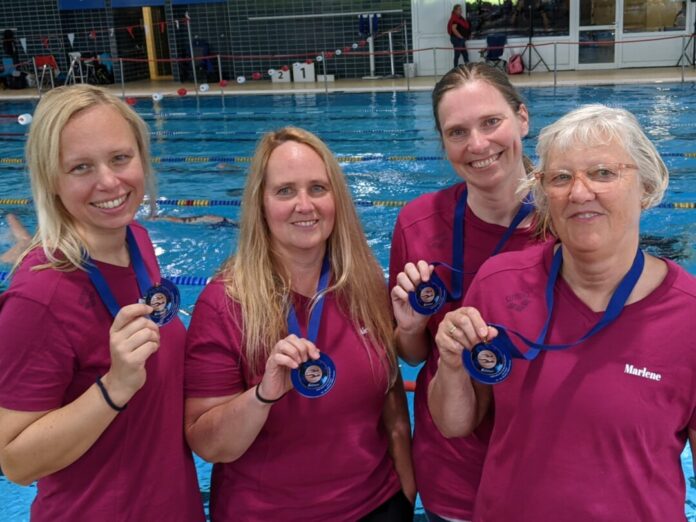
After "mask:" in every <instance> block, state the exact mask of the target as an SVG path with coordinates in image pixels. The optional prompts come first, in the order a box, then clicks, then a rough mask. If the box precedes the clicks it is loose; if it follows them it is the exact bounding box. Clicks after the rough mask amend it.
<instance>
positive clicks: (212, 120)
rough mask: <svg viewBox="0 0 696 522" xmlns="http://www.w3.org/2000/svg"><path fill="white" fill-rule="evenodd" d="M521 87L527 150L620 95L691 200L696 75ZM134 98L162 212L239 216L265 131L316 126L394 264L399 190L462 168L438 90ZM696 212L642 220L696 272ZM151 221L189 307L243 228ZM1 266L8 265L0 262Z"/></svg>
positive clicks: (1, 488) (16, 143) (5, 509)
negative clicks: (543, 134)
mask: <svg viewBox="0 0 696 522" xmlns="http://www.w3.org/2000/svg"><path fill="white" fill-rule="evenodd" d="M522 93H523V95H524V97H525V99H526V100H527V102H528V105H529V106H530V112H531V115H532V121H531V124H532V125H531V127H532V128H531V132H530V136H529V137H528V138H527V139H526V140H525V149H526V152H527V153H528V154H529V155H533V152H534V144H535V139H536V136H537V134H538V132H539V130H540V129H541V128H542V127H543V126H545V125H546V124H548V123H550V122H551V121H553V120H555V119H556V118H558V117H559V116H560V115H561V114H563V113H565V112H567V111H568V110H570V109H571V108H574V107H576V106H577V105H578V104H582V103H588V102H602V103H606V104H609V105H614V106H621V107H624V108H626V109H628V110H631V111H632V112H634V114H636V115H637V116H638V118H639V120H640V121H641V123H642V124H643V125H644V127H645V128H646V129H647V130H648V134H649V136H650V137H651V138H652V139H653V140H654V141H655V143H656V145H657V147H658V150H659V151H660V152H661V153H662V154H663V156H664V158H665V160H666V163H667V165H668V167H669V168H670V172H671V174H672V180H671V183H670V189H669V191H668V194H667V197H666V202H668V203H685V204H686V205H684V206H687V207H688V206H692V207H693V206H694V205H693V204H694V202H696V121H694V118H693V113H694V108H695V107H696V85H694V84H684V85H682V84H662V85H634V86H627V85H622V86H604V87H568V88H558V89H555V90H554V89H553V88H535V89H522ZM33 106H34V104H33V103H31V102H21V103H7V102H5V103H0V136H1V137H2V142H0V179H2V183H0V218H1V217H2V216H4V214H5V212H7V211H12V212H14V213H16V214H17V215H18V216H19V217H20V219H22V221H24V222H25V223H26V224H27V225H28V226H29V227H33V226H34V225H35V219H34V217H33V210H32V208H31V206H30V205H28V204H10V202H9V201H8V199H10V198H12V199H17V198H20V199H21V198H29V197H30V195H31V193H30V189H29V183H28V179H27V177H26V174H25V169H24V165H23V164H22V163H21V158H22V155H23V146H24V142H25V136H24V132H25V131H26V130H27V129H26V128H25V127H21V126H20V125H19V124H18V123H16V115H17V114H21V113H31V112H32V111H33ZM136 109H137V110H138V111H139V112H140V113H141V115H142V116H143V117H144V118H145V119H146V121H147V122H148V123H149V125H150V126H151V130H152V145H153V157H154V158H155V169H156V171H157V172H158V175H159V176H158V178H159V193H160V196H161V197H162V198H166V199H164V200H163V201H162V202H161V204H160V213H163V214H168V215H179V216H190V215H200V214H217V215H222V216H225V217H228V218H230V219H236V218H237V216H238V211H239V207H238V202H239V198H240V195H241V194H240V193H241V188H242V187H243V184H244V180H245V172H246V168H247V166H248V160H249V158H250V156H251V155H252V152H253V149H254V146H255V143H256V141H257V139H258V138H259V136H260V135H261V134H263V133H264V132H266V131H268V130H270V129H273V128H276V127H280V126H283V125H286V124H293V125H297V126H301V127H305V128H307V129H309V130H311V131H313V132H315V133H317V134H318V135H319V136H320V137H322V138H323V139H324V140H325V141H326V142H327V143H328V144H329V146H330V147H331V149H332V150H333V151H334V153H335V154H336V155H337V156H339V159H340V160H341V164H342V166H343V168H344V171H345V172H346V175H347V178H348V182H349V185H350V187H351V189H352V191H353V194H354V197H355V199H356V201H357V202H358V205H359V206H358V212H359V215H360V217H361V219H362V222H363V225H364V228H365V231H366V234H367V237H368V240H369V242H370V245H371V247H372V248H373V249H374V251H375V253H376V255H377V258H378V260H379V261H380V263H381V265H382V267H384V269H385V273H386V267H387V265H388V259H389V244H390V240H391V231H392V228H393V225H394V221H395V219H396V216H397V214H398V211H399V205H400V204H401V203H400V202H403V201H407V200H410V199H412V198H414V197H416V196H418V195H420V194H422V193H424V192H429V191H433V190H437V189H439V188H442V187H444V186H447V185H449V184H451V183H453V182H454V181H456V179H457V178H456V176H455V175H454V172H453V171H452V170H451V168H450V167H449V164H448V163H447V162H446V161H444V160H443V154H442V150H441V147H440V143H439V139H438V137H437V134H436V133H435V130H434V124H433V119H432V115H431V109H430V100H429V93H423V92H411V93H368V94H331V95H324V94H304V95H292V96H290V95H281V96H243V97H236V96H226V97H225V98H224V99H221V98H220V97H201V98H200V99H195V98H191V97H189V98H185V99H184V98H178V97H177V98H165V99H164V100H163V101H161V102H159V103H153V102H152V100H149V99H140V100H139V101H138V103H137V105H136ZM2 115H11V116H12V117H2ZM15 203H23V202H22V201H15ZM666 207H669V205H666ZM141 217H144V213H143V215H142V216H141ZM694 218H696V209H693V208H692V209H688V208H685V209H677V208H658V209H654V210H651V211H649V212H648V213H646V215H645V217H644V219H643V223H642V232H643V239H644V244H645V245H646V246H647V248H648V249H650V250H653V251H655V252H657V253H658V254H661V255H668V256H670V257H673V258H676V259H677V260H678V261H679V262H680V263H681V264H682V265H683V266H685V267H686V268H687V269H688V270H689V271H690V272H691V273H693V274H696V224H695V219H694ZM146 226H147V227H148V229H149V231H150V234H151V236H152V239H153V242H154V244H155V247H156V251H157V254H158V256H159V261H160V265H161V267H162V272H163V274H166V275H169V276H176V277H178V278H179V283H180V288H181V291H182V302H183V306H184V308H186V309H188V310H190V309H191V308H192V306H193V304H194V302H195V299H196V297H197V296H198V294H199V293H200V291H201V289H202V286H201V284H200V283H201V282H202V281H203V280H204V279H205V278H206V277H208V276H210V275H212V274H213V272H214V271H215V269H216V268H217V267H218V266H219V265H220V264H221V263H222V261H223V260H224V259H225V258H226V257H227V256H228V255H229V253H230V252H231V251H233V249H234V245H235V244H236V240H237V230H236V229H235V228H234V227H231V226H206V225H186V224H178V223H170V222H164V221H154V222H153V221H149V222H146ZM9 241H10V238H9V232H8V229H7V226H6V224H5V222H4V219H0V250H4V249H5V248H7V247H8V246H9ZM2 270H5V271H6V270H8V267H3V266H0V271H2ZM186 283H194V284H186ZM184 321H185V322H188V319H187V318H184ZM403 372H404V375H405V377H406V378H407V379H411V380H412V379H415V375H416V371H415V370H414V369H412V368H408V367H404V369H403ZM683 465H684V469H685V470H686V471H685V474H686V477H687V489H688V494H687V499H686V508H685V509H686V513H687V515H688V518H689V520H696V485H695V484H694V479H693V471H692V464H691V457H690V455H687V454H686V453H685V455H684V458H683ZM199 476H200V481H201V489H202V490H203V491H204V495H205V497H206V498H207V492H208V491H209V466H207V465H206V464H203V463H199ZM34 493H35V489H34V488H20V487H18V486H14V485H12V484H9V483H8V482H7V481H6V480H5V479H4V478H3V477H0V520H5V521H10V522H18V521H21V520H28V505H29V503H30V502H31V499H32V498H33V496H34Z"/></svg>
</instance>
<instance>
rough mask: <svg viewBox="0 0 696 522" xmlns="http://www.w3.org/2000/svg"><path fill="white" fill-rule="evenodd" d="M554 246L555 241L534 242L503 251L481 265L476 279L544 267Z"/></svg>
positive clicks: (480, 279) (481, 279)
mask: <svg viewBox="0 0 696 522" xmlns="http://www.w3.org/2000/svg"><path fill="white" fill-rule="evenodd" d="M553 246H554V243H553V242H546V243H540V244H534V245H531V246H529V247H528V248H525V249H523V250H515V251H513V252H503V253H502V254H498V255H496V256H493V257H490V258H488V259H487V260H486V262H484V263H483V265H481V268H480V269H479V271H478V273H477V275H476V279H478V280H479V281H483V280H485V279H489V278H495V277H500V276H502V275H503V274H510V273H518V272H521V271H528V270H534V269H544V263H545V260H546V258H547V257H548V258H550V257H551V253H552V252H553ZM544 270H545V269H544Z"/></svg>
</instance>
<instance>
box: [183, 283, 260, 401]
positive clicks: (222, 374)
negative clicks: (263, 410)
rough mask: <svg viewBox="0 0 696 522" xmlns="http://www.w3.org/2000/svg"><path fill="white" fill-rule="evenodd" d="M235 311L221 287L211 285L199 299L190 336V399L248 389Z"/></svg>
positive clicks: (186, 376)
mask: <svg viewBox="0 0 696 522" xmlns="http://www.w3.org/2000/svg"><path fill="white" fill-rule="evenodd" d="M233 309H234V304H233V303H232V302H231V301H230V300H229V298H227V297H226V295H225V292H224V287H223V286H222V285H221V284H215V283H213V284H211V285H208V287H206V289H205V290H204V291H203V293H202V294H201V296H200V298H199V299H198V302H197V303H196V308H195V309H194V311H193V316H192V317H191V324H190V326H189V329H188V333H187V334H186V362H185V366H184V393H185V395H186V397H224V396H227V395H234V394H237V393H241V392H243V391H244V390H245V389H246V388H247V386H246V383H245V379H244V375H243V372H242V360H241V349H240V348H241V347H240V344H241V331H240V330H239V328H238V326H237V324H236V321H235V317H233V316H232V310H233Z"/></svg>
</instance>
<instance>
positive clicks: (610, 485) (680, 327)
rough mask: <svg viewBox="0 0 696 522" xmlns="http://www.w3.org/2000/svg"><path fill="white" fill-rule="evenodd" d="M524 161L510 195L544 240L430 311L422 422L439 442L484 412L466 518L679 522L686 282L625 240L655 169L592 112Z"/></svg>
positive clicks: (630, 238) (619, 120) (690, 381)
mask: <svg viewBox="0 0 696 522" xmlns="http://www.w3.org/2000/svg"><path fill="white" fill-rule="evenodd" d="M537 152H538V156H539V159H540V164H539V168H538V170H537V171H536V172H535V173H534V174H533V175H530V176H528V178H527V180H526V182H525V183H524V186H523V187H521V189H520V190H521V191H527V190H529V189H531V190H532V192H533V194H534V200H535V204H536V206H537V210H538V212H539V213H540V215H541V216H542V220H541V223H542V228H543V231H545V232H546V231H551V232H553V233H554V234H555V235H556V237H557V238H558V242H556V243H555V244H554V243H545V244H542V245H540V246H537V247H533V248H529V249H527V250H524V251H520V252H514V253H509V254H502V255H499V256H497V257H494V258H492V259H490V260H489V261H487V262H486V263H485V264H484V265H483V267H482V268H481V269H480V270H479V272H478V274H477V276H476V279H475V280H474V282H473V283H472V285H471V287H470V288H469V291H468V293H467V295H466V297H465V299H464V304H465V305H466V306H464V307H462V308H459V309H457V310H455V311H452V312H450V313H448V314H447V315H446V316H445V318H444V319H443V321H442V322H441V324H440V325H439V328H438V333H437V335H436V342H437V345H438V348H439V350H440V364H439V368H438V372H437V374H436V375H435V377H434V378H433V380H432V383H431V388H430V394H429V407H430V410H431V413H432V416H433V419H434V420H435V422H436V424H437V425H438V427H439V428H440V430H441V431H442V432H443V434H445V435H446V436H449V437H455V436H462V435H466V434H467V433H470V432H471V431H472V430H473V429H475V427H476V426H477V424H478V423H479V422H480V419H481V418H482V417H483V416H484V415H485V414H486V412H488V411H489V410H492V411H493V414H494V420H495V426H494V429H493V433H492V435H491V440H490V446H489V450H488V454H487V457H486V460H485V463H484V470H483V475H482V479H481V484H480V488H479V494H478V497H477V501H476V509H475V516H474V520H481V521H482V520H558V521H578V520H606V521H614V520H683V519H684V495H685V485H684V476H683V472H682V469H681V463H680V454H681V452H682V450H683V449H684V446H685V443H686V441H687V439H689V440H690V441H691V444H692V445H693V444H694V442H696V341H694V337H693V334H692V332H691V326H692V324H691V323H693V319H694V310H696V279H695V278H694V277H693V276H691V275H689V274H688V273H687V272H686V271H685V270H683V269H682V268H680V267H679V266H677V265H676V264H674V263H672V262H671V261H667V260H664V259H661V258H656V257H653V256H651V255H648V254H645V253H643V252H641V250H640V249H639V246H638V240H639V228H640V217H641V213H642V212H643V211H644V210H646V209H648V208H650V207H653V206H655V205H657V204H658V203H659V202H660V200H661V199H662V197H663V194H664V192H665V190H666V187H667V183H668V172H667V168H666V167H665V165H664V163H663V162H662V160H661V158H660V156H659V154H658V152H657V150H656V149H655V147H654V146H653V145H652V143H650V141H649V140H648V138H647V137H646V136H645V134H644V133H643V131H642V129H641V128H640V126H639V124H638V122H637V121H636V119H635V117H633V116H632V115H631V114H630V113H629V112H627V111H625V110H622V109H616V108H610V107H605V106H602V105H589V106H585V107H582V108H579V109H577V110H575V111H573V112H571V113H569V114H567V115H566V116H564V117H562V118H561V119H560V120H558V121H557V122H556V123H554V124H552V125H550V126H548V127H546V128H545V129H544V130H543V131H542V132H541V134H540V136H539V142H538V146H537ZM522 337H524V338H525V339H526V340H524V341H523V340H522ZM491 354H493V356H494V357H495V358H496V360H497V364H496V365H495V367H493V368H488V367H487V366H488V365H484V364H483V363H482V361H483V360H487V358H488V357H489V356H491ZM513 356H515V357H517V358H522V359H526V360H514V361H513V360H512V357H513ZM462 359H463V360H464V364H462ZM465 368H466V369H465ZM467 370H468V372H467ZM483 382H486V383H488V384H483ZM491 383H493V384H491ZM493 404H495V407H494V408H493Z"/></svg>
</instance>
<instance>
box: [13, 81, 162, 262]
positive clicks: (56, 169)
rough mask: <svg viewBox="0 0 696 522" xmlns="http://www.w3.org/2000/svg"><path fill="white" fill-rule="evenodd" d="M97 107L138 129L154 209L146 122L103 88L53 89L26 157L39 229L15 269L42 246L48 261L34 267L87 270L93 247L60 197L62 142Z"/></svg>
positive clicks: (33, 128) (46, 97) (43, 101)
mask: <svg viewBox="0 0 696 522" xmlns="http://www.w3.org/2000/svg"><path fill="white" fill-rule="evenodd" d="M97 105H105V106H107V107H110V108H112V109H114V110H115V111H116V112H117V113H118V114H120V115H121V116H122V117H123V119H125V120H126V122H127V123H128V124H129V125H130V128H131V129H132V130H133V135H134V137H135V140H136V142H137V144H138V151H139V153H140V159H141V162H142V167H143V172H144V174H145V192H146V194H148V196H149V198H150V205H151V206H154V205H155V179H154V175H153V173H152V170H151V167H150V134H149V129H148V126H147V124H146V123H145V122H144V121H143V120H142V119H141V118H140V116H138V115H137V114H136V112H135V111H134V110H133V109H131V108H130V107H129V106H128V105H127V104H125V103H123V102H122V101H121V100H120V99H118V98H117V97H116V96H114V95H113V94H111V93H110V92H108V91H106V90H105V89H102V88H100V87H94V86H93V85H87V84H82V85H74V86H69V87H58V88H56V89H53V90H51V91H49V92H48V93H47V94H45V95H44V96H43V98H42V99H41V101H40V102H39V105H38V106H37V107H36V111H35V112H34V117H33V121H32V124H31V130H30V131H29V138H28V140H27V145H26V151H25V154H26V162H27V165H28V167H29V177H30V179H31V190H32V194H33V197H34V207H35V209H36V214H37V218H38V229H37V231H36V234H35V235H34V238H33V239H32V242H31V243H30V244H29V247H28V248H27V250H25V252H24V254H22V256H20V258H19V260H18V261H17V264H16V265H15V267H16V266H18V265H19V263H21V261H22V259H23V258H24V256H25V255H26V254H27V252H29V251H30V250H32V249H33V248H36V247H37V246H41V247H42V248H43V251H44V253H45V255H46V258H47V259H48V263H47V264H45V265H40V266H37V267H34V268H35V269H37V270H38V269H45V268H54V269H57V270H74V269H76V268H80V269H84V260H83V257H84V255H83V254H84V253H89V250H88V246H87V244H86V243H85V241H84V239H83V238H82V237H81V236H80V234H79V232H78V231H77V228H76V226H75V223H74V219H73V217H72V216H71V215H70V213H69V212H68V211H67V210H66V209H65V207H64V206H63V203H62V202H61V200H60V198H59V197H58V195H57V194H56V192H57V188H58V179H59V177H60V175H61V172H62V167H61V163H60V158H61V150H60V139H61V134H62V132H63V129H64V128H65V126H66V125H67V124H68V122H69V121H70V120H71V119H72V118H73V117H74V116H75V115H76V114H78V113H80V112H81V111H84V110H86V109H89V108H91V107H94V106H97ZM58 253H60V257H59V256H58Z"/></svg>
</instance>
